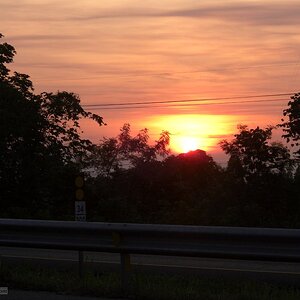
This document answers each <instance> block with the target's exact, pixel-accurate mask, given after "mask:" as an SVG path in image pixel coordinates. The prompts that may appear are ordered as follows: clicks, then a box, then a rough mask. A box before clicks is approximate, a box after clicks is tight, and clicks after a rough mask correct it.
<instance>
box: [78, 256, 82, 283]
mask: <svg viewBox="0 0 300 300" xmlns="http://www.w3.org/2000/svg"><path fill="white" fill-rule="evenodd" d="M78 275H79V278H82V277H83V251H78Z"/></svg>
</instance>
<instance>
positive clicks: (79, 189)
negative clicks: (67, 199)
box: [75, 174, 86, 221]
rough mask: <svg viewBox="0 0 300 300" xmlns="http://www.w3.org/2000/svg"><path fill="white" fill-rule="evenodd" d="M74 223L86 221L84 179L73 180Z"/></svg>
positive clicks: (80, 176) (80, 177) (81, 177)
mask: <svg viewBox="0 0 300 300" xmlns="http://www.w3.org/2000/svg"><path fill="white" fill-rule="evenodd" d="M75 188H76V190H75V221H86V205H85V201H84V200H83V199H84V190H83V188H84V177H83V175H82V174H81V175H79V176H77V177H76V178H75Z"/></svg>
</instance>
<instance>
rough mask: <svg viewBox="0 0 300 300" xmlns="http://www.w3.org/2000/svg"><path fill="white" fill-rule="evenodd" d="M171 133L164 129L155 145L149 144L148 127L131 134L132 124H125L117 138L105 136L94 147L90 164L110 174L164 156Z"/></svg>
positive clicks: (97, 169)
mask: <svg viewBox="0 0 300 300" xmlns="http://www.w3.org/2000/svg"><path fill="white" fill-rule="evenodd" d="M169 141H170V137H169V133H168V132H166V131H163V132H162V133H161V135H160V137H159V139H158V140H157V141H155V144H154V145H152V146H151V145H149V135H148V129H142V130H140V131H139V133H138V134H137V135H136V136H134V137H133V136H131V130H130V124H124V125H123V127H122V128H121V129H120V134H119V135H118V136H117V137H115V138H104V139H103V140H102V142H101V143H100V144H98V145H96V146H95V147H94V148H93V152H92V154H91V156H90V157H89V161H90V166H91V167H92V168H94V170H95V172H96V173H97V174H98V175H101V176H110V175H111V174H112V173H114V172H118V171H120V170H121V169H123V168H128V167H137V166H138V165H140V164H145V163H147V162H152V161H155V160H157V159H159V158H163V157H165V156H166V155H168V153H169V149H168V145H169Z"/></svg>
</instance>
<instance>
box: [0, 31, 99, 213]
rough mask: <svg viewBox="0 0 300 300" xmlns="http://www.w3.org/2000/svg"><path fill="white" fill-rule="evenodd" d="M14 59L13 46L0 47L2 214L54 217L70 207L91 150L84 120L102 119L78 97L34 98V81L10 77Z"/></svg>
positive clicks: (50, 95)
mask: <svg viewBox="0 0 300 300" xmlns="http://www.w3.org/2000/svg"><path fill="white" fill-rule="evenodd" d="M2 37H3V36H2V35H0V38H2ZM15 54H16V51H15V49H14V47H13V46H11V45H9V44H7V43H1V44H0V187H1V191H2V192H1V204H0V205H1V214H2V215H7V216H19V217H26V216H27V217H30V216H37V215H43V216H47V214H49V213H50V211H52V212H51V214H52V215H54V216H55V213H54V210H55V209H57V211H60V212H62V211H63V210H65V211H66V203H71V198H72V191H71V188H70V186H71V182H70V178H72V175H71V174H74V173H75V172H76V168H78V166H76V164H75V160H76V157H82V156H83V155H85V154H87V153H88V151H90V149H91V148H92V143H91V142H90V141H89V140H86V139H82V138H81V136H80V133H79V120H80V119H81V118H90V119H93V120H95V121H96V122H97V123H98V124H99V125H103V120H102V118H101V117H100V116H98V115H95V114H92V113H90V112H86V111H85V110H84V109H83V108H82V107H81V105H80V99H79V97H78V96H77V95H75V94H73V93H68V92H57V93H55V94H53V93H42V94H34V92H33V85H32V82H31V81H30V79H29V76H28V75H26V74H21V73H17V72H14V73H13V74H12V75H11V72H10V70H9V69H8V68H7V66H6V65H7V64H9V63H11V62H13V58H14V55H15ZM68 189H69V190H68ZM70 191H71V192H70ZM68 201H69V202H68ZM65 213H66V212H65Z"/></svg>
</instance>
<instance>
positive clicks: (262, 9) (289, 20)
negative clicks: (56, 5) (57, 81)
mask: <svg viewBox="0 0 300 300" xmlns="http://www.w3.org/2000/svg"><path fill="white" fill-rule="evenodd" d="M299 14H300V3H299V2H298V3H296V2H293V3H278V2H274V3H257V2H256V3H249V2H248V3H247V2H244V3H240V2H238V3H235V2H231V3H229V4H226V3H223V4H218V5H216V3H213V4H211V5H207V4H206V5H202V6H199V5H198V6H197V7H192V8H185V9H175V10H166V9H164V10H159V9H150V10H149V9H147V8H145V7H142V6H140V7H134V8H130V9H122V10H107V11H100V12H99V13H97V12H96V13H95V12H93V13H90V14H87V15H79V16H75V17H71V18H72V19H75V20H97V19H110V18H162V17H182V18H193V19H197V18H210V19H217V20H225V21H231V22H241V23H250V24H252V25H286V24H300V18H299Z"/></svg>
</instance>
